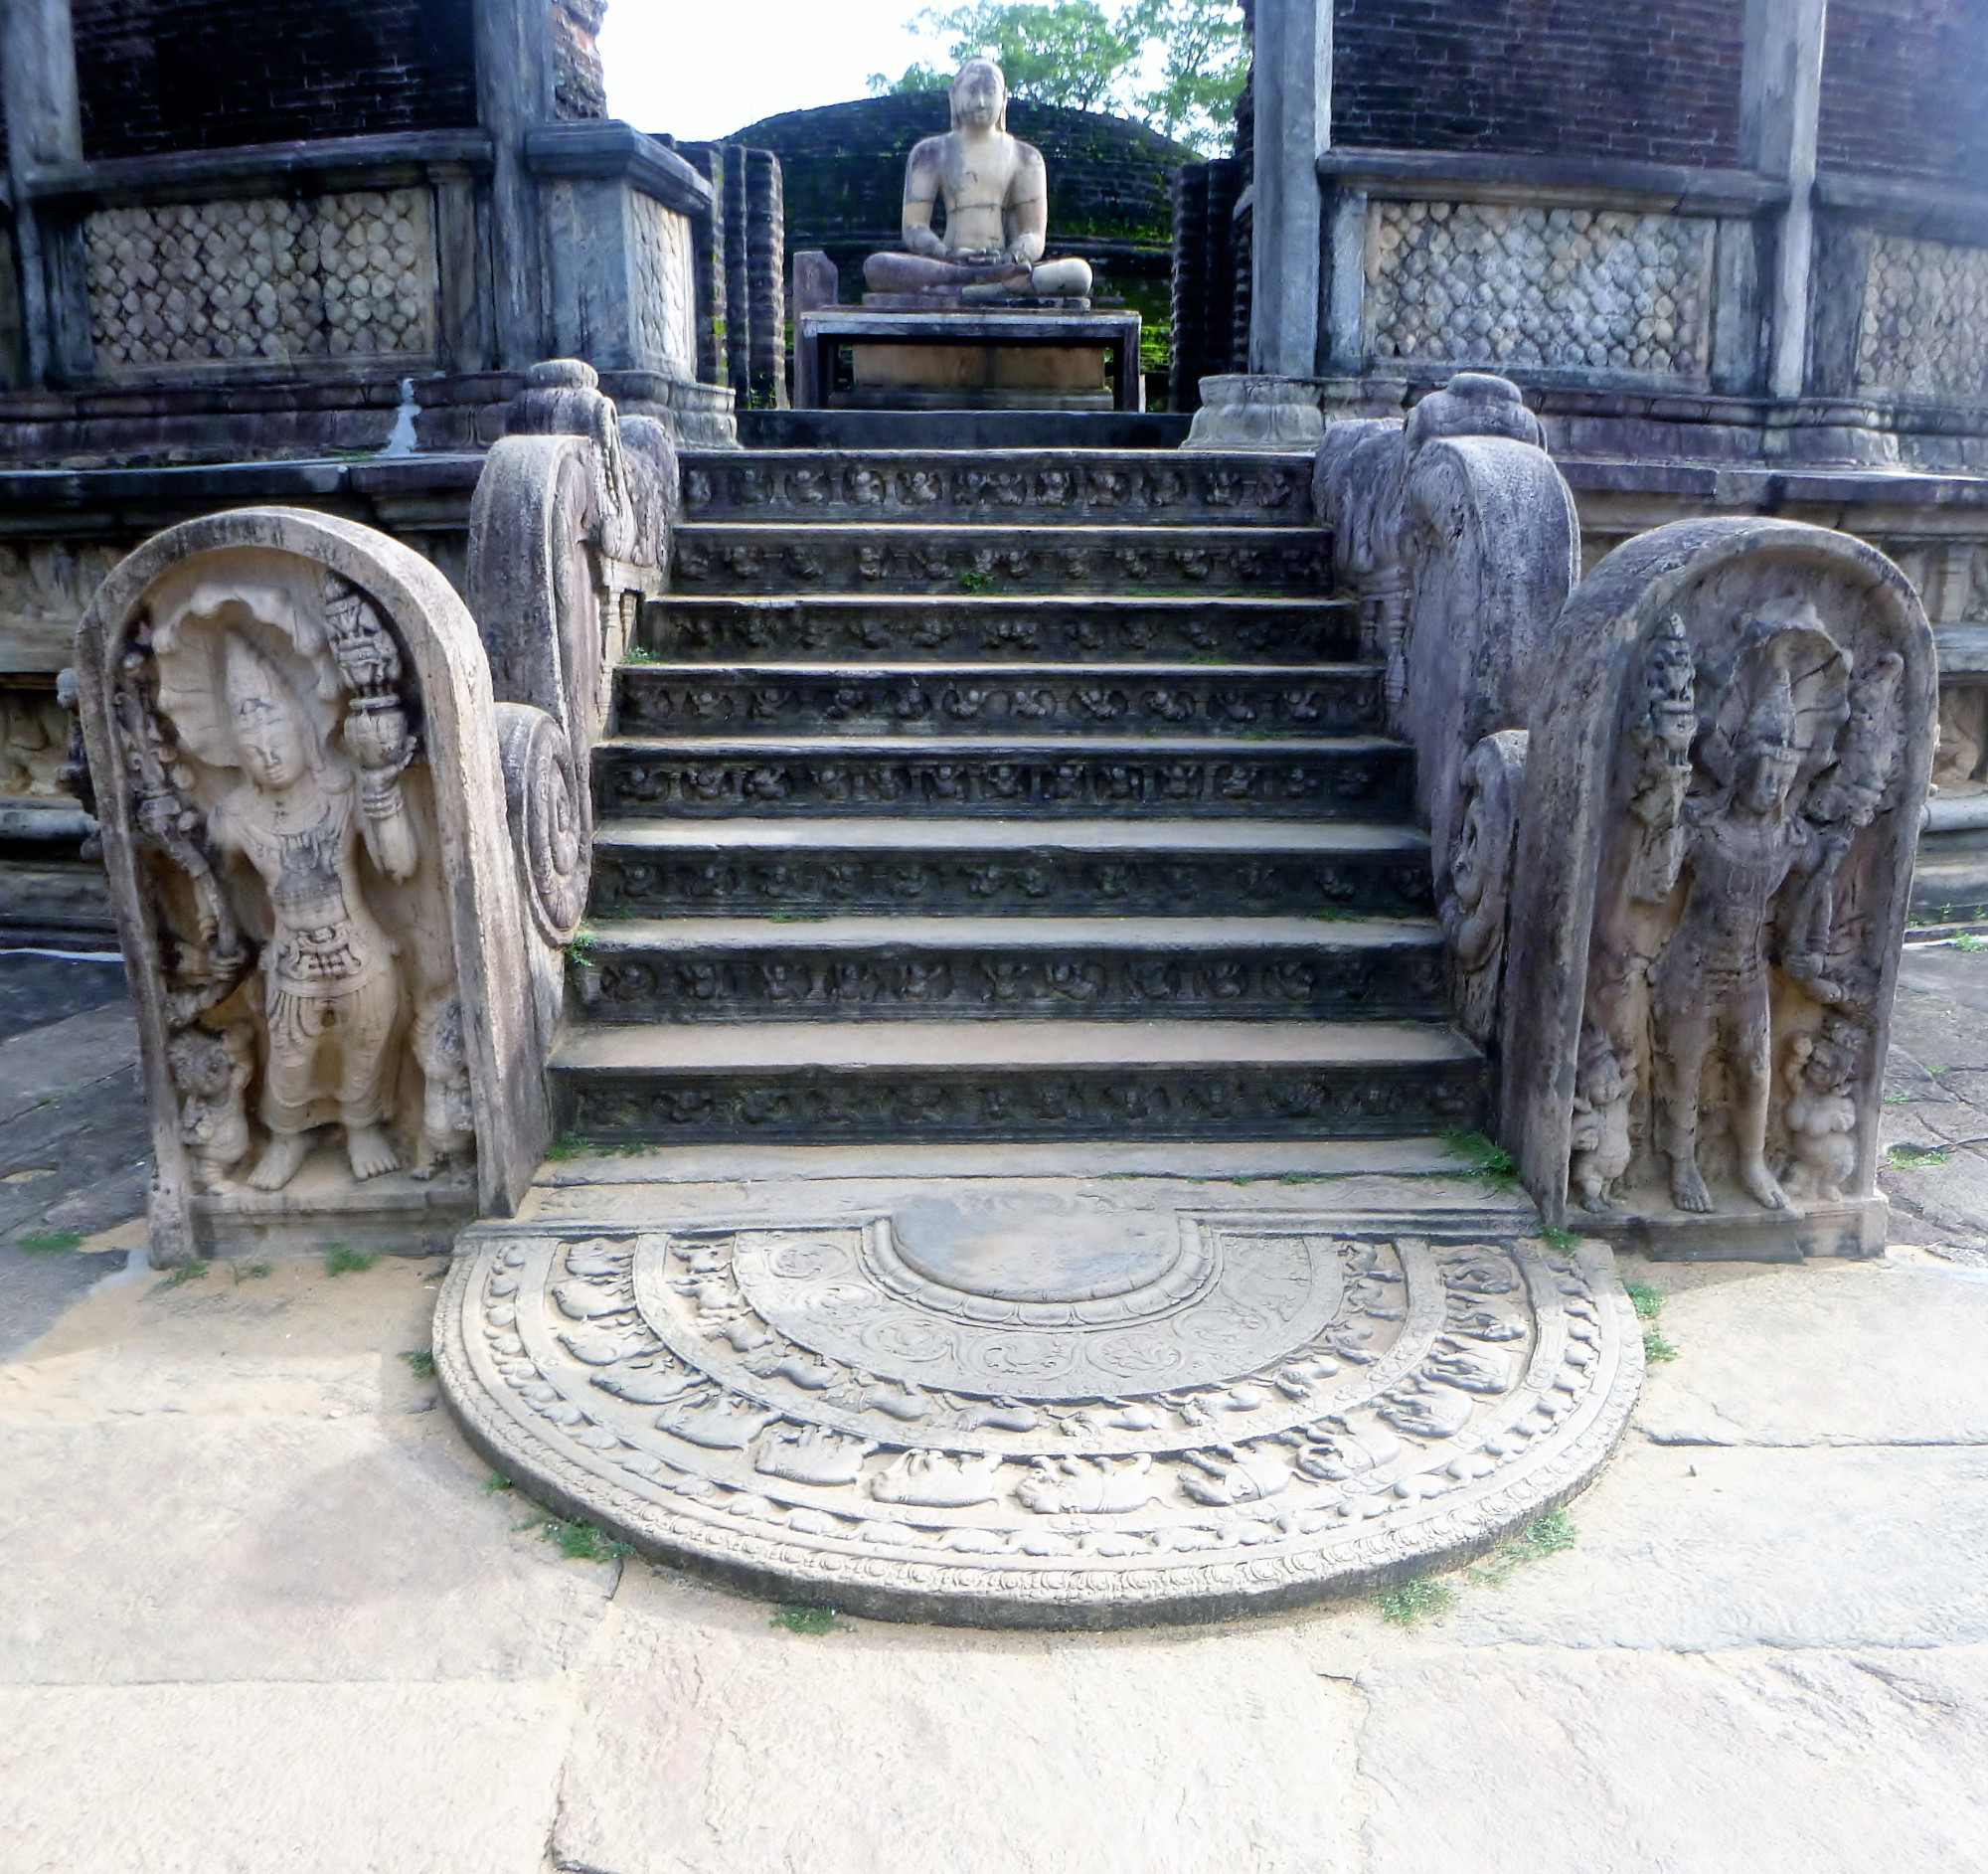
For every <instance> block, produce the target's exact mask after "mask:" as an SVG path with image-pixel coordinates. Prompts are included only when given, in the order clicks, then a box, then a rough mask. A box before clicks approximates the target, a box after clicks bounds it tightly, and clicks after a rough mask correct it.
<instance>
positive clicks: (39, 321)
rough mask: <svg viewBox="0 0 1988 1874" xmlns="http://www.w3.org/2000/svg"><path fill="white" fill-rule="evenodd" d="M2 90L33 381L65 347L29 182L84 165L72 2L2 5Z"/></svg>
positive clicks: (43, 377) (1, 0) (53, 365)
mask: <svg viewBox="0 0 1988 1874" xmlns="http://www.w3.org/2000/svg"><path fill="white" fill-rule="evenodd" d="M0 16H4V26H0V32H4V39H0V85H4V87H5V96H6V108H7V170H8V174H9V176H10V177H11V178H12V181H13V188H14V242H15V248H16V252H17V253H18V255H19V257H20V267H21V301H22V303H21V323H22V327H23V331H24V335H25V337H26V339H27V360H26V362H27V367H28V381H29V382H30V383H31V384H32V385H35V386H37V387H39V386H42V385H45V384H47V383H48V382H49V381H50V378H51V376H52V375H59V373H60V354H61V350H62V347H61V344H60V341H59V336H58V334H57V332H56V330H55V320H54V318H53V316H52V313H51V308H50V290H49V281H48V269H47V265H46V262H45V260H44V254H45V251H46V248H47V243H46V240H45V238H44V231H43V229H42V226H41V222H40V219H39V217H38V216H37V214H36V212H35V205H34V203H33V201H32V200H31V199H30V198H29V195H28V191H27V188H26V186H25V185H26V182H27V179H28V177H29V175H30V174H31V173H32V172H33V171H34V170H37V169H42V168H48V167H52V166H55V165H58V164H63V163H77V162H81V161H82V160H83V113H82V109H81V106H80V105H79V103H78V101H77V89H76V44H75V41H74V39H73V37H72V36H71V32H70V14H69V0H0Z"/></svg>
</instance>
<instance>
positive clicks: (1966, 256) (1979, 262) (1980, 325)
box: [1857, 234, 1988, 404]
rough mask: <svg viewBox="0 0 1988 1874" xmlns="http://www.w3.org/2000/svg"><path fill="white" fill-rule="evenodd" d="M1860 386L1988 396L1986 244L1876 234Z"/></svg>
mask: <svg viewBox="0 0 1988 1874" xmlns="http://www.w3.org/2000/svg"><path fill="white" fill-rule="evenodd" d="M1857 387H1858V389H1859V390H1860V391H1868V392H1875V393H1878V394H1881V395H1889V396H1893V397H1909V398H1923V399H1926V400H1929V401H1933V402H1937V403H1944V404H1951V403H1969V402H1979V401H1981V400H1982V399H1984V398H1988V248H1964V247H1956V246H1954V245H1952V244H1950V243H1948V242H1944V241H1923V240H1920V239H1918V238H1916V237H1914V236H1911V235H1896V234H1881V235H1878V236H1876V237H1874V238H1873V240H1872V243H1871V259H1870V271H1869V273H1868V275H1867V277H1866V285H1865V291H1864V322H1863V327H1862V330H1861V332H1860V334H1859V338H1858V346H1857Z"/></svg>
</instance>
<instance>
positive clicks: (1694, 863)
mask: <svg viewBox="0 0 1988 1874" xmlns="http://www.w3.org/2000/svg"><path fill="white" fill-rule="evenodd" d="M1734 753H1735V758H1736V759H1735V762H1734V768H1733V775H1732V779H1731V781H1730V783H1729V784H1728V785H1727V786H1725V787H1723V788H1722V789H1721V790H1720V791H1719V792H1718V793H1717V794H1715V795H1711V796H1708V797H1707V798H1706V799H1704V800H1702V801H1688V802H1687V803H1686V805H1685V809H1684V813H1683V816H1682V822H1681V824H1682V832H1683V840H1682V842H1681V850H1679V851H1678V853H1677V860H1678V863H1679V869H1680V871H1681V872H1683V873H1685V874H1688V875H1689V883H1688V885H1687V886H1686V891H1685V900H1684V908H1683V910H1682V912H1681V913H1680V914H1679V917H1678V922H1677V928H1676V929H1675V930H1674V931H1673V932H1672V933H1671V937H1670V940H1669V941H1668V942H1667V943H1666V944H1665V945H1664V949H1663V953H1662V955H1661V956H1659V957H1658V959H1657V961H1656V964H1655V966H1654V967H1653V968H1652V970H1651V972H1650V985H1651V998H1650V1005H1651V1013H1652V1015H1653V1016H1654V1017H1655V1025H1656V1061H1655V1081H1656V1096H1657V1145H1658V1149H1659V1150H1661V1151H1662V1153H1663V1155H1664V1157H1665V1158H1666V1159H1668V1160H1669V1163H1670V1170H1671V1201H1672V1202H1673V1203H1674V1204H1675V1205H1676V1206H1677V1207H1678V1209H1680V1210H1692V1211H1709V1210H1711V1209H1712V1207H1713V1205H1712V1194H1711V1193H1710V1192H1709V1191H1708V1190H1707V1189H1706V1184H1705V1178H1704V1176H1703V1174H1702V1173H1701V1172H1700V1170H1699V1167H1698V1121H1699V1102H1700V1086H1701V1082H1702V1080H1703V1077H1704V1072H1705V1064H1706V1060H1707V1057H1708V1056H1709V1055H1710V1053H1711V1052H1712V1049H1713V1047H1714V1046H1715V1044H1717V1045H1718V1046H1719V1047H1720V1048H1721V1051H1722V1053H1723V1055H1724V1058H1725V1063H1726V1069H1727V1074H1728V1077H1729V1081H1730V1084H1731V1097H1732V1128H1733V1142H1734V1146H1735V1149H1736V1151H1737V1153H1738V1159H1739V1167H1738V1168H1739V1174H1740V1184H1741V1185H1742V1186H1743V1187H1744V1189H1745V1191H1746V1193H1747V1195H1748V1196H1749V1197H1751V1198H1752V1199H1753V1200H1754V1202H1755V1203H1758V1204H1761V1205H1764V1206H1765V1207H1766V1208H1768V1209H1769V1210H1780V1209H1783V1208H1785V1206H1786V1204H1787V1198H1786V1195H1785V1194H1784V1193H1783V1192H1782V1190H1781V1187H1780V1186H1779V1185H1778V1184H1777V1183H1776V1182H1775V1181H1774V1177H1773V1174H1772V1173H1771V1172H1770V1171H1769V1170H1768V1169H1767V1161H1766V1144H1767V1097H1768V1092H1769V1077H1770V1072H1771V1066H1772V1063H1771V1060H1770V1058H1769V1057H1770V1050H1771V1045H1772V1029H1771V1012H1770V1009H1769V1005H1768V996H1767V965H1766V957H1765V938H1766V933H1767V930H1768V922H1769V919H1768V914H1769V910H1770V908H1771V907H1772V905H1773V901H1774V897H1775V894H1776V893H1778V892H1779V891H1780V889H1781V887H1782V885H1783V884H1784V883H1785V882H1786V880H1787V878H1788V875H1789V873H1790V871H1791V870H1793V869H1794V867H1795V865H1796V862H1797V860H1798V859H1799V858H1800V857H1802V856H1803V850H1804V847H1805V845H1806V843H1807V829H1806V828H1805V827H1804V826H1803V825H1802V824H1801V823H1800V822H1799V821H1795V820H1791V819H1790V816H1789V813H1788V795H1789V790H1790V789H1791V788H1792V787H1793V785H1794V780H1795V775H1796V772H1797V770H1798V768H1799V767H1800V765H1801V751H1800V749H1799V748H1798V746H1797V743H1796V722H1795V710H1794V700H1793V696H1792V694H1791V690H1790V685H1789V681H1788V673H1787V671H1786V669H1785V668H1784V667H1783V666H1782V665H1781V663H1780V662H1779V661H1778V660H1774V661H1772V662H1770V665H1769V670H1768V674H1767V680H1766V681H1765V682H1764V683H1763V684H1762V685H1761V686H1760V688H1759V690H1758V693H1757V694H1756V695H1755V697H1754V698H1753V701H1752V704H1751V707H1750V709H1749V710H1748V712H1747V715H1746V717H1745V720H1744V722H1743V724H1742V726H1741V727H1740V733H1739V735H1738V736H1737V737H1736V738H1735V748H1734ZM1651 830H1652V831H1653V832H1660V831H1662V830H1663V829H1662V828H1661V826H1660V825H1659V824H1655V823H1653V825H1652V829H1651ZM1675 877H1676V875H1675V874H1674V875H1673V883H1674V882H1675Z"/></svg>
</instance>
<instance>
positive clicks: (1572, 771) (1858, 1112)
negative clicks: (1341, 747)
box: [1500, 520, 1937, 1258]
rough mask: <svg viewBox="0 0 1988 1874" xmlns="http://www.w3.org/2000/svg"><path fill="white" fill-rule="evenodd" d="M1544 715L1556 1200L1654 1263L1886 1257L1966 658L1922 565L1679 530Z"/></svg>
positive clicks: (1516, 872)
mask: <svg viewBox="0 0 1988 1874" xmlns="http://www.w3.org/2000/svg"><path fill="white" fill-rule="evenodd" d="M1557 631H1558V641H1557V644H1556V646H1555V650H1556V655H1555V657H1554V659H1553V660H1552V662H1551V664H1550V675H1549V678H1548V681H1547V684H1546V686H1545V689H1544V691H1543V693H1542V695H1541V697H1540V699H1539V703H1538V706H1537V708H1536V710H1535V713H1534V716H1533V721H1532V728H1531V735H1530V745H1529V750H1528V756H1527V765H1526V793H1525V806H1524V809H1523V812H1522V815H1521V831H1520V840H1519V853H1518V858H1517V861H1516V863H1515V865H1514V868H1513V881H1514V883H1513V902H1512V912H1511V920H1510V936H1509V938H1508V955H1507V961H1506V982H1507V991H1506V997H1505V1005H1504V1010H1503V1015H1502V1022H1501V1031H1500V1032H1501V1041H1502V1054H1503V1060H1502V1062H1501V1067H1502V1071H1503V1100H1504V1108H1505V1109H1504V1114H1503V1118H1502V1126H1503V1131H1504V1134H1505V1137H1506V1140H1507V1142H1508V1143H1509V1145H1510V1146H1511V1148H1512V1149H1513V1152H1514V1155H1515V1157H1517V1158H1518V1160H1519V1162H1520V1165H1521V1169H1522V1172H1523V1175H1524V1176H1525V1177H1526V1180H1527V1183H1528V1185H1529V1188H1531V1189H1532V1190H1533V1191H1534V1193H1535V1195H1536V1196H1538V1197H1539V1198H1540V1200H1541V1203H1542V1207H1543V1209H1545V1210H1546V1211H1547V1212H1548V1215H1549V1221H1552V1222H1559V1221H1560V1219H1561V1217H1563V1216H1565V1214H1566V1205H1567V1203H1568V1201H1569V1199H1570V1198H1572V1199H1574V1200H1575V1201H1577V1202H1578V1203H1579V1204H1580V1205H1582V1206H1584V1207H1585V1208H1586V1209H1588V1210H1591V1211H1616V1212H1618V1213H1622V1214H1621V1217H1620V1228H1621V1229H1622V1230H1623V1231H1624V1232H1625V1233H1626V1236H1627V1240H1628V1241H1630V1242H1632V1243H1634V1244H1635V1245H1636V1246H1637V1247H1639V1248H1642V1249H1644V1250H1645V1251H1646V1252H1647V1253H1648V1254H1651V1255H1677V1256H1690V1257H1707V1256H1750V1255H1767V1256H1773V1257H1776V1258H1789V1257H1806V1256H1812V1255H1871V1254H1875V1253H1877V1252H1878V1251H1879V1250H1880V1249H1882V1247H1883V1244H1884V1242H1885V1203H1884V1199H1883V1197H1882V1195H1881V1194H1880V1193H1879V1192H1878V1190H1877V1188H1876V1182H1875V1172H1876V1167H1877V1152H1878V1120H1879V1116H1880V1106H1879V1103H1880V1087H1879V1075H1880V1073H1881V1071H1882V1066H1883V1062H1884V1058H1885V1050H1886V1037H1887V1029H1888V1024H1889V1020H1890V1006H1891V999H1892V994H1893V989H1894V985H1895V983H1896V980H1897V970H1898V961H1899V953H1900V946H1901V942H1902V939H1903V937H1904V935H1905V917H1906V909H1907V905H1908V902H1909V893H1910V885H1911V863H1912V846H1913V836H1914V834H1915V832H1916V828H1917V822H1918V816H1919V806H1920V801H1921V800H1922V799H1923V797H1924V788H1925V784H1926V775H1927V771H1928V769H1929V767H1930V762H1931V752H1932V751H1931V744H1932V732H1933V715H1934V702H1935V689H1936V679H1937V665H1936V660H1935V658H1934V655H1933V649H1932V642H1931V632H1930V631H1929V629H1928V627H1927V625H1926V622H1925V616H1924V612H1923V609H1922V608H1921V607H1920V606H1919V604H1918V601H1917V598H1916V596H1915V595H1914V594H1913V593H1912V591H1911V588H1910V587H1909V585H1908V584H1907V583H1906V582H1905V578H1904V576H1903V575H1902V574H1901V573H1900V572H1899V570H1898V569H1897V568H1896V567H1894V566H1892V565H1891V564H1890V562H1888V561H1886V560H1885V559H1884V558H1883V557H1882V556H1881V555H1879V554H1877V553H1875V552H1874V551H1873V550H1872V549H1870V548H1869V547H1866V546H1864V545H1862V544H1861V543H1859V542H1857V541H1853V540H1850V539H1848V538H1847V537H1845V536H1843V535H1838V534H1831V533H1828V532H1825V531H1824V530H1822V529H1820V528H1814V527H1806V526H1803V525H1801V524H1799V523H1795V522H1787V521H1755V520H1708V521H1693V522H1680V523H1676V524H1674V525H1673V526H1671V527H1667V528H1660V529H1657V530H1655V531H1654V532H1652V533H1651V534H1648V535H1645V536H1642V537H1641V538H1639V539H1637V540H1635V541H1631V542H1629V543H1627V544H1626V545H1625V546H1623V547H1620V548H1618V549H1617V550H1616V551H1615V553H1613V554H1611V555H1610V556H1609V557H1608V559H1607V560H1605V561H1604V562H1603V563H1602V564H1601V565H1600V566H1599V567H1597V568H1596V569H1595V571H1594V572H1593V573H1592V574H1590V575H1589V576H1588V578H1587V580H1585V581H1583V582H1582V584H1581V586H1580V587H1579V588H1578V589H1577V590H1576V591H1575V593H1574V595H1573V596H1571V597H1570V599H1569V600H1568V603H1567V607H1566V609H1565V610H1564V612H1563V614H1562V617H1561V620H1560V624H1559V626H1558V627H1557Z"/></svg>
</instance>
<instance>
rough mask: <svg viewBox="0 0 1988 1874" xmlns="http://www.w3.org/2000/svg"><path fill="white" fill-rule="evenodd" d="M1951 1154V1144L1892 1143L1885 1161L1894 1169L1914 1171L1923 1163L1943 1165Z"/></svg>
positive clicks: (1923, 1164)
mask: <svg viewBox="0 0 1988 1874" xmlns="http://www.w3.org/2000/svg"><path fill="white" fill-rule="evenodd" d="M1952 1156H1953V1147H1952V1146H1951V1145H1894V1146H1893V1147H1892V1151H1891V1156H1890V1157H1889V1158H1887V1160H1886V1163H1887V1164H1889V1165H1890V1166H1891V1167H1892V1169H1893V1170H1894V1171H1915V1170H1917V1169H1919V1168H1920V1167H1921V1166H1925V1165H1943V1164H1945V1163H1946V1161H1947V1160H1948V1159H1949V1158H1951V1157H1952Z"/></svg>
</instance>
